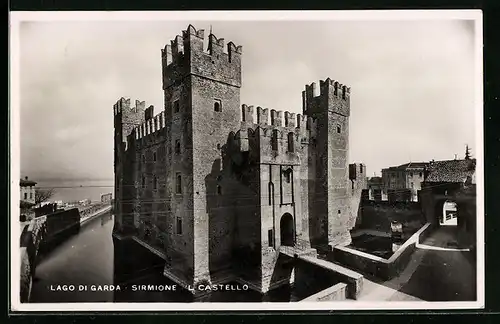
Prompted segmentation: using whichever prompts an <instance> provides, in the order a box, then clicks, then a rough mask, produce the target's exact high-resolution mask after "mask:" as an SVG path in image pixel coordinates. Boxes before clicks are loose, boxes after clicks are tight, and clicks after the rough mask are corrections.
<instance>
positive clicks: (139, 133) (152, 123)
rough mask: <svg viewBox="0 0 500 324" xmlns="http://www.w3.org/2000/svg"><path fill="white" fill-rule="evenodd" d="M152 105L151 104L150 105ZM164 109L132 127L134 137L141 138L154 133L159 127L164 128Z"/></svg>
mask: <svg viewBox="0 0 500 324" xmlns="http://www.w3.org/2000/svg"><path fill="white" fill-rule="evenodd" d="M151 107H152V106H151ZM165 126H166V123H165V111H164V110H163V111H162V112H161V113H159V114H157V115H156V116H154V117H151V118H150V119H147V120H146V121H145V122H144V123H142V124H141V125H139V126H137V127H136V128H134V132H135V139H141V138H144V137H146V136H148V135H151V134H154V133H156V132H158V131H160V130H161V129H163V128H165Z"/></svg>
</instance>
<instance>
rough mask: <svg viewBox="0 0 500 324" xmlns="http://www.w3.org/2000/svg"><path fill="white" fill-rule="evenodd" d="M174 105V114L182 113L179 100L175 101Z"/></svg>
mask: <svg viewBox="0 0 500 324" xmlns="http://www.w3.org/2000/svg"><path fill="white" fill-rule="evenodd" d="M173 105H174V113H178V112H180V110H181V108H180V105H179V100H176V101H174V104H173Z"/></svg>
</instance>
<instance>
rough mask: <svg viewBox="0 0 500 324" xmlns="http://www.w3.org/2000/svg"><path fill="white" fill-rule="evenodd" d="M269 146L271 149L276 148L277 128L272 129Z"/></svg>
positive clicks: (275, 149) (274, 149)
mask: <svg viewBox="0 0 500 324" xmlns="http://www.w3.org/2000/svg"><path fill="white" fill-rule="evenodd" d="M271 147H272V149H273V151H277V150H278V130H277V129H273V135H272V137H271Z"/></svg>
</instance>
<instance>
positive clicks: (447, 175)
mask: <svg viewBox="0 0 500 324" xmlns="http://www.w3.org/2000/svg"><path fill="white" fill-rule="evenodd" d="M427 170H428V174H427V177H426V179H425V181H426V182H464V181H465V180H466V179H467V177H471V179H474V180H475V173H476V159H470V160H448V161H434V162H432V163H431V164H429V167H428V168H427Z"/></svg>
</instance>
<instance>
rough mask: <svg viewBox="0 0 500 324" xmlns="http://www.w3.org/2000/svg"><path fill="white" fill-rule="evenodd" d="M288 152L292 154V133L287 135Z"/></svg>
mask: <svg viewBox="0 0 500 324" xmlns="http://www.w3.org/2000/svg"><path fill="white" fill-rule="evenodd" d="M288 152H294V140H293V132H290V133H288Z"/></svg>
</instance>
